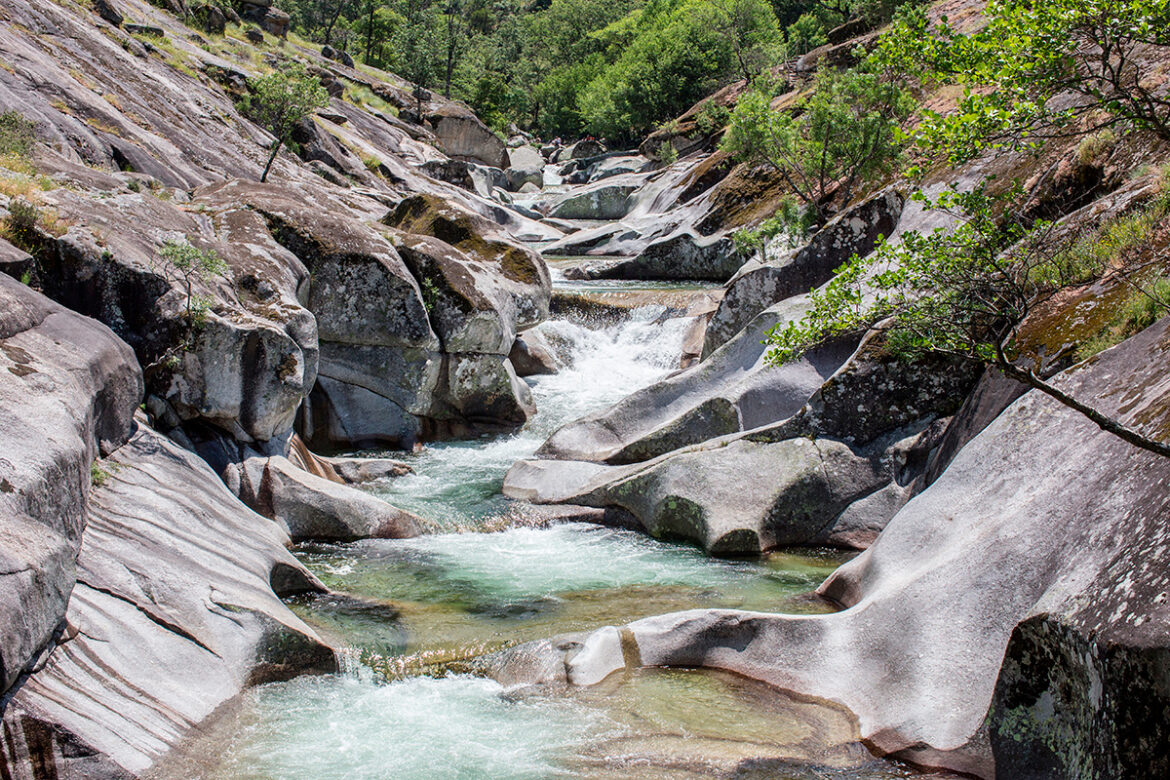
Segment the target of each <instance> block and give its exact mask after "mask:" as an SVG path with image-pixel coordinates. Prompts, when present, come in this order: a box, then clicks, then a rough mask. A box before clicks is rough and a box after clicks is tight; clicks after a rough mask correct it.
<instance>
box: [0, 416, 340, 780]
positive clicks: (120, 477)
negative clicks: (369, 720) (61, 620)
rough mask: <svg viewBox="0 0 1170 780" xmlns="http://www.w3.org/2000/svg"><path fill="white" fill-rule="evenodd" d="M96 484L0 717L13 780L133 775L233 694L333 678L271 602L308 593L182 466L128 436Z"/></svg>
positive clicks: (188, 458) (193, 467) (272, 529)
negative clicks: (52, 607)
mask: <svg viewBox="0 0 1170 780" xmlns="http://www.w3.org/2000/svg"><path fill="white" fill-rule="evenodd" d="M102 468H104V469H105V470H106V472H107V473H108V476H107V477H106V478H105V480H104V482H103V484H102V485H101V486H100V487H95V488H94V489H93V490H92V492H91V494H90V496H89V502H88V509H87V515H88V517H87V524H86V528H85V532H84V534H83V536H82V539H81V547H80V553H79V554H78V556H77V586H76V587H75V588H74V590H73V593H72V595H71V596H70V598H69V606H68V611H67V613H65V619H66V621H67V624H68V628H67V629H66V632H65V634H64V635H63V636H62V638H61V641H60V642H59V644H58V645H57V646H56V647H55V648H54V649H53V651H52V652H51V653H50V654H49V655H48V657H47V659H46V660H45V662H44V665H43V666H42V667H41V668H38V670H37V671H36V672H35V673H34V674H32V675H31V676H30V677H29V678H28V679H27V681H26V682H25V683H24V684H23V685H22V686H21V688H20V689H19V690H18V691H17V692H16V695H15V696H14V697H13V698H12V700H11V701H10V702H8V705H7V708H6V710H5V712H4V721H3V730H4V733H5V734H6V735H7V738H6V739H5V740H3V741H0V766H8V767H10V768H11V769H12V770H13V771H15V772H16V775H15V776H17V777H40V776H42V775H40V774H37V770H36V769H35V767H44V766H46V765H47V766H53V767H55V768H56V771H57V772H58V774H57V775H56V776H58V777H79V778H80V777H87V778H88V777H99V778H128V777H133V776H138V775H141V774H142V773H144V772H146V771H148V770H149V769H150V768H151V766H152V765H153V764H154V763H155V762H156V761H158V760H159V759H160V758H161V757H163V756H164V755H166V754H167V752H168V751H169V750H170V748H171V747H172V746H174V745H175V744H177V743H179V742H180V741H181V740H183V739H184V738H186V737H189V736H190V735H192V734H193V733H194V732H195V730H196V729H197V728H198V727H199V726H200V725H201V724H202V723H204V722H205V721H207V719H209V718H210V717H211V716H212V714H213V713H215V712H216V710H217V709H219V708H220V707H221V706H222V705H224V704H225V703H226V702H228V701H230V700H231V699H233V698H234V697H236V696H237V695H238V694H239V693H240V692H241V691H242V690H243V689H244V688H245V687H247V686H249V685H254V684H257V683H262V682H266V681H271V680H283V679H288V678H290V677H292V676H294V675H297V674H301V673H305V672H329V671H333V670H335V669H336V668H337V662H336V660H335V658H334V654H333V651H332V650H331V649H330V648H328V647H327V646H325V645H324V644H323V643H322V642H321V640H320V639H319V638H318V637H317V635H316V634H315V633H314V632H313V630H312V629H310V628H309V627H308V626H307V625H305V624H304V623H303V622H301V620H300V619H299V618H297V617H296V616H295V615H294V614H293V613H292V612H291V611H290V610H289V609H288V607H286V606H285V605H284V604H283V603H282V602H281V600H280V598H279V597H280V596H290V595H294V594H296V593H303V592H307V591H308V592H311V591H321V590H323V587H322V585H321V583H320V582H319V581H318V580H317V579H316V578H315V577H313V575H311V574H310V573H309V572H308V571H306V570H305V569H304V567H302V566H301V564H300V563H299V562H298V561H297V560H296V559H295V558H294V557H293V556H292V555H291V554H290V553H289V552H288V551H287V550H285V545H286V544H288V541H289V539H288V537H287V536H286V535H285V534H284V532H283V531H281V529H280V528H279V527H278V526H277V525H276V524H275V523H273V522H272V521H270V520H267V519H265V518H263V517H260V516H259V515H257V514H255V513H253V512H251V511H249V510H248V509H246V508H244V507H243V506H242V505H241V504H240V503H239V501H237V500H236V499H235V497H233V496H232V495H231V494H230V493H229V492H228V491H227V489H226V488H225V487H224V486H223V484H222V483H221V482H220V481H219V479H217V478H216V476H215V474H214V473H212V472H211V470H210V469H209V468H208V467H207V465H206V464H205V463H203V461H202V460H200V459H199V457H198V456H196V455H194V454H192V453H189V452H187V451H185V450H183V449H182V448H180V447H178V446H177V445H176V444H174V443H173V442H171V441H169V440H168V439H166V438H165V437H163V436H160V435H159V434H157V433H155V432H154V431H151V430H150V429H148V428H146V427H140V428H139V429H138V431H137V432H136V433H135V434H134V436H133V438H132V439H131V440H130V442H129V443H128V444H126V445H125V446H123V447H121V448H119V449H118V450H116V451H115V452H114V453H113V455H112V456H111V457H110V458H109V459H108V460H105V461H103V462H102ZM22 767H29V768H30V770H31V771H32V774H24V773H23V771H24V770H23V769H22Z"/></svg>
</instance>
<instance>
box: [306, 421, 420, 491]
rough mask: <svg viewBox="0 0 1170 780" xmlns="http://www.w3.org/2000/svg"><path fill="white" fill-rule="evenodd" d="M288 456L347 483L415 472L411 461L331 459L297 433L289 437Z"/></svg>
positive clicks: (317, 472) (319, 474)
mask: <svg viewBox="0 0 1170 780" xmlns="http://www.w3.org/2000/svg"><path fill="white" fill-rule="evenodd" d="M287 457H288V459H289V460H290V461H291V462H292V463H293V465H295V466H297V467H298V468H300V469H302V470H304V471H307V472H309V473H310V474H313V475H314V476H317V477H321V478H322V479H327V480H329V481H331V482H337V483H340V484H345V485H360V484H364V483H367V482H377V481H380V480H384V479H392V478H394V477H402V476H405V475H407V474H412V473H414V469H412V468H411V467H410V466H409V465H408V464H406V463H404V462H402V461H400V460H392V459H390V458H328V457H324V456H322V455H318V454H316V453H314V452H312V451H310V450H309V448H308V447H307V446H305V443H304V441H302V440H301V437H299V436H297V435H296V434H295V433H294V434H293V435H292V436H291V437H290V439H289V446H288V453H287Z"/></svg>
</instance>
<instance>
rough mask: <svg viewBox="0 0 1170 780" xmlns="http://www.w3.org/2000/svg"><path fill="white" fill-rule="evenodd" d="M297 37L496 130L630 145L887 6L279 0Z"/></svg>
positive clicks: (863, 0)
mask: <svg viewBox="0 0 1170 780" xmlns="http://www.w3.org/2000/svg"><path fill="white" fill-rule="evenodd" d="M281 5H282V7H284V8H285V9H286V10H287V11H289V13H290V14H291V15H292V18H293V24H294V26H295V27H296V29H297V31H298V32H299V33H300V34H301V35H302V36H304V37H306V38H308V39H310V40H312V41H315V42H317V43H322V44H325V43H328V44H330V45H332V46H335V47H340V48H343V49H345V50H347V51H349V52H350V53H351V54H352V55H353V56H354V57H356V58H357V59H358V60H359V61H361V62H364V63H366V64H368V65H371V66H373V67H377V68H383V69H386V70H389V71H393V72H395V73H398V74H400V75H401V76H403V77H404V78H407V79H409V80H411V81H413V82H415V83H418V84H421V85H422V86H423V87H424V88H426V89H429V90H433V91H436V92H439V93H442V94H444V95H446V96H448V97H453V98H458V99H461V100H465V101H467V102H468V103H469V104H470V105H471V106H472V108H474V109H475V110H476V111H477V113H479V115H480V116H481V117H483V118H484V120H485V121H487V122H488V123H489V124H491V125H493V126H494V127H496V128H497V129H500V130H503V129H504V128H506V127H507V126H508V125H510V124H516V125H517V126H519V127H522V128H525V129H528V130H531V131H533V132H536V133H538V134H539V135H541V136H543V137H546V138H552V137H555V136H563V137H566V138H569V137H575V136H579V135H582V134H587V133H588V134H592V135H596V136H600V137H606V138H609V139H611V140H614V141H631V140H635V139H637V138H639V137H641V136H642V135H644V134H645V133H646V132H647V131H649V130H652V129H653V128H654V127H656V126H657V125H659V124H661V123H663V122H666V121H668V120H670V119H673V118H674V117H676V116H677V115H679V114H680V113H682V112H683V111H685V110H686V109H688V108H689V107H690V106H691V105H693V104H694V103H695V102H696V101H698V100H700V99H701V98H703V97H704V96H706V95H708V94H710V93H711V92H712V91H714V90H715V89H718V88H719V87H721V86H723V85H725V84H727V83H730V82H733V81H737V80H740V79H749V80H750V79H754V78H755V77H757V76H758V75H760V74H761V73H763V72H765V71H766V70H767V69H768V68H769V67H770V66H771V65H774V64H776V63H778V62H780V61H782V60H783V59H785V58H787V57H792V56H796V55H799V54H802V53H804V52H806V51H808V50H810V49H812V48H815V47H817V46H820V45H823V44H825V43H827V42H828V41H829V39H830V34H831V32H832V30H833V29H835V28H837V27H838V26H840V25H842V24H845V23H847V22H848V23H849V24H850V26H851V28H853V29H854V32H855V31H856V29H857V28H858V27H860V28H862V29H864V28H865V27H867V26H876V25H877V24H880V23H882V22H884V21H886V20H888V19H889V18H890V16H891V14H892V13H893V11H894V8H895V6H896V2H895V0H282V2H281Z"/></svg>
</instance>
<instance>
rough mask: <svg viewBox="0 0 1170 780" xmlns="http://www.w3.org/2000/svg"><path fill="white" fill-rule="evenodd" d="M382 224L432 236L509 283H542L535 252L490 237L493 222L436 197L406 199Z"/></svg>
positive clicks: (424, 196)
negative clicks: (495, 269) (495, 268)
mask: <svg viewBox="0 0 1170 780" xmlns="http://www.w3.org/2000/svg"><path fill="white" fill-rule="evenodd" d="M382 221H383V223H385V224H386V225H389V226H390V227H393V228H397V229H398V230H401V231H403V232H406V233H415V234H418V235H425V236H433V237H435V238H437V239H439V240H440V241H442V242H444V243H446V244H450V245H451V246H453V247H455V248H456V249H458V250H459V251H461V252H463V253H465V254H468V255H472V256H474V257H475V258H476V259H478V260H480V261H482V262H485V263H492V264H494V265H496V266H498V267H499V269H500V271H501V272H502V273H503V274H504V276H505V277H507V278H508V279H511V280H512V281H515V282H520V283H522V284H535V285H539V284H541V282H542V277H543V274H542V273H541V267H542V265H543V261H542V260H541V259H540V257H539V256H537V255H536V253H535V252H532V251H529V250H528V249H525V248H524V247H522V246H519V245H517V244H513V243H511V242H510V241H505V240H503V239H502V238H498V237H496V236H494V235H493V234H495V233H496V232H497V228H496V226H495V225H494V224H493V223H491V222H489V221H488V220H486V219H484V218H483V217H480V216H477V215H475V214H472V213H470V212H467V211H464V210H462V209H460V208H457V207H455V206H453V205H451V204H450V203H448V202H447V201H445V200H443V199H442V198H440V197H439V196H437V195H430V194H419V195H414V196H412V197H409V198H407V199H406V200H404V201H402V202H401V203H399V204H398V207H397V208H396V209H394V210H393V211H392V212H390V213H389V214H387V215H386V217H385V218H384V219H383V220H382Z"/></svg>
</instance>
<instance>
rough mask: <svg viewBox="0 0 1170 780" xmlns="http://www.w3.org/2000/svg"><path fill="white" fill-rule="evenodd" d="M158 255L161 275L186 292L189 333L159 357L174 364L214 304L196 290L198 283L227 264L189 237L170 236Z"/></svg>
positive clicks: (219, 274) (191, 345) (222, 270)
mask: <svg viewBox="0 0 1170 780" xmlns="http://www.w3.org/2000/svg"><path fill="white" fill-rule="evenodd" d="M158 255H159V258H160V259H161V261H162V262H161V264H160V266H159V270H160V271H161V272H162V275H163V276H164V277H165V278H166V280H167V281H168V282H170V283H171V284H175V285H178V286H179V287H180V288H181V289H182V290H183V291H184V293H185V294H186V333H185V334H184V337H183V340H182V342H181V343H180V344H178V345H176V346H173V347H171V348H170V349H168V350H167V351H166V352H165V353H164V354H163V356H162V358H161V359H160V360H159V361H158V363H159V364H164V365H171V364H177V363H178V353H180V352H186V351H188V350H190V349H191V348H192V347H193V346H194V341H195V334H196V332H197V331H198V330H199V328H200V327H202V325H203V322H204V320H205V319H206V317H207V311H208V309H210V308H211V303H212V302H211V299H209V298H207V297H206V296H203V295H199V294H198V293H196V292H195V284H196V283H197V282H199V281H209V280H211V279H213V278H215V277H217V276H222V275H224V274H225V273H227V270H228V266H227V263H225V262H224V261H223V258H221V257H220V256H219V253H217V252H216V251H215V250H214V249H200V248H199V247H196V246H192V245H191V244H189V243H187V242H186V241H176V240H173V239H171V240H168V241H166V242H165V243H163V245H162V246H161V247H160V248H159V250H158Z"/></svg>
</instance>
